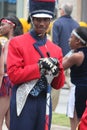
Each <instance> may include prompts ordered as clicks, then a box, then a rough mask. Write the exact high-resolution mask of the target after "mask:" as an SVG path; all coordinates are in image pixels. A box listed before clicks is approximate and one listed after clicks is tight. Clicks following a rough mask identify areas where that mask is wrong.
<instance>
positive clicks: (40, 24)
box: [32, 17, 51, 36]
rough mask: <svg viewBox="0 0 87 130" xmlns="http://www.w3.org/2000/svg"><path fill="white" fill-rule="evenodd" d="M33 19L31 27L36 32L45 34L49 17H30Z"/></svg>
mask: <svg viewBox="0 0 87 130" xmlns="http://www.w3.org/2000/svg"><path fill="white" fill-rule="evenodd" d="M32 21H33V27H34V30H35V32H36V33H37V34H42V35H43V36H44V35H45V33H46V31H47V29H48V27H49V24H50V21H51V20H50V18H36V17H33V18H32Z"/></svg>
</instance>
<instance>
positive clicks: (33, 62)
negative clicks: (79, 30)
mask: <svg viewBox="0 0 87 130" xmlns="http://www.w3.org/2000/svg"><path fill="white" fill-rule="evenodd" d="M35 42H36V41H35V39H34V38H33V37H32V36H31V35H30V34H29V33H26V34H24V35H21V36H17V37H15V38H13V39H12V40H11V41H10V43H9V50H8V57H7V71H8V75H9V77H10V80H11V81H12V82H13V83H14V84H20V83H24V82H27V81H31V80H33V79H37V78H38V79H39V78H40V76H41V75H40V70H39V66H38V61H39V59H40V58H41V57H40V54H39V53H38V52H37V50H35V48H34V46H33V44H34V43H35ZM39 49H40V50H41V51H42V53H43V55H44V57H47V51H49V52H50V56H51V57H56V58H58V60H59V63H60V72H59V75H58V76H57V77H55V78H54V79H53V81H52V87H53V88H55V89H59V88H61V87H62V86H63V85H64V81H65V76H64V70H63V66H62V51H61V49H60V48H59V47H58V46H57V45H55V44H53V43H52V42H51V41H49V40H47V42H46V46H45V45H42V46H40V47H39Z"/></svg>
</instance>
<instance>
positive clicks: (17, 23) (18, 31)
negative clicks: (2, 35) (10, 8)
mask: <svg viewBox="0 0 87 130" xmlns="http://www.w3.org/2000/svg"><path fill="white" fill-rule="evenodd" d="M2 19H7V20H10V21H11V22H13V23H14V24H15V27H14V31H13V35H14V36H18V35H21V34H23V26H22V24H21V22H20V20H19V19H18V17H16V16H15V15H11V16H7V17H4V18H2ZM2 19H1V20H2ZM1 20H0V21H1Z"/></svg>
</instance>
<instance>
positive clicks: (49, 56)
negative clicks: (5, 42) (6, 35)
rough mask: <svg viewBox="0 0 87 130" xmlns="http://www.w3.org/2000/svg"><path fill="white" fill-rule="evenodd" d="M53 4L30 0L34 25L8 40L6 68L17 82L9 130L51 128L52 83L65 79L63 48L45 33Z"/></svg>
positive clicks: (52, 0) (56, 85)
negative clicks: (25, 31) (27, 30)
mask: <svg viewBox="0 0 87 130" xmlns="http://www.w3.org/2000/svg"><path fill="white" fill-rule="evenodd" d="M54 7H55V0H43V1H42V0H35V1H33V0H30V1H29V12H30V18H31V22H32V29H31V30H30V31H29V32H28V33H26V34H23V35H21V36H18V37H16V38H13V39H12V40H11V41H10V43H9V49H8V58H7V70H8V75H9V78H10V80H11V81H12V83H13V84H14V87H13V89H12V96H11V104H10V105H11V113H10V118H11V120H10V130H25V129H26V130H44V129H47V128H48V130H50V127H51V118H52V104H51V99H50V98H51V95H50V92H49V91H50V89H51V88H50V87H53V88H55V89H59V88H61V87H62V86H63V85H64V81H65V76H64V70H63V66H62V51H61V48H60V47H58V46H57V45H55V44H53V43H52V42H51V41H50V40H49V39H47V35H46V32H47V29H48V27H49V25H50V22H51V19H52V18H53V17H54ZM48 88H49V91H47V90H48ZM46 95H47V96H50V97H49V98H48V99H49V102H48V104H47V102H46V101H48V100H47V98H46Z"/></svg>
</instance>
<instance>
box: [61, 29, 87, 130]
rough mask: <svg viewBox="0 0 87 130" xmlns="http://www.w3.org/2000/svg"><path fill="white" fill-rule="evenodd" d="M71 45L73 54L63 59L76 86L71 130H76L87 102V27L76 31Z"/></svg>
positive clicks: (64, 65) (70, 41) (71, 38)
mask: <svg viewBox="0 0 87 130" xmlns="http://www.w3.org/2000/svg"><path fill="white" fill-rule="evenodd" d="M69 44H70V47H71V49H72V50H73V53H72V54H71V55H70V56H69V57H64V58H63V67H64V69H67V68H70V70H71V72H70V76H71V82H72V84H73V85H75V109H74V117H73V118H72V121H73V122H71V130H76V126H77V124H78V123H79V121H80V120H81V117H82V115H83V113H84V110H85V107H86V100H87V69H86V68H87V27H78V28H76V29H74V30H73V31H72V33H71V37H70V39H69Z"/></svg>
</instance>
